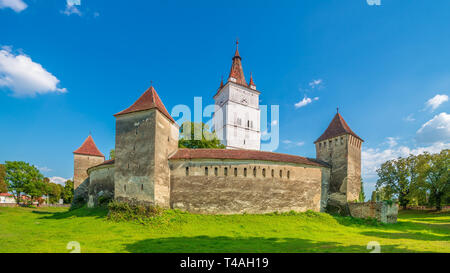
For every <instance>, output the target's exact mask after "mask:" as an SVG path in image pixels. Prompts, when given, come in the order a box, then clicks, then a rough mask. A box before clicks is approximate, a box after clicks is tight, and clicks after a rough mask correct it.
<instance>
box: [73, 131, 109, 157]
mask: <svg viewBox="0 0 450 273" xmlns="http://www.w3.org/2000/svg"><path fill="white" fill-rule="evenodd" d="M73 153H74V154H80V155H93V156H102V157H105V156H104V155H103V154H102V153H101V152H100V151H99V149H98V148H97V146H96V145H95V142H94V139H93V138H92V136H91V135H89V136H88V137H87V138H86V140H85V141H84V142H83V144H82V145H81V147H80V148H78V149H76V150H75V151H74V152H73Z"/></svg>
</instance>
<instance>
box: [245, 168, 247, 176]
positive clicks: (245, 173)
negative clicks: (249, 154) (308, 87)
mask: <svg viewBox="0 0 450 273" xmlns="http://www.w3.org/2000/svg"><path fill="white" fill-rule="evenodd" d="M244 176H245V177H247V168H244Z"/></svg>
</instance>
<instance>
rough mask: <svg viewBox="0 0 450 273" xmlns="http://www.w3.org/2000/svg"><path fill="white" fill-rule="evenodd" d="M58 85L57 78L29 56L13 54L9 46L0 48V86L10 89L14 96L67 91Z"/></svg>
mask: <svg viewBox="0 0 450 273" xmlns="http://www.w3.org/2000/svg"><path fill="white" fill-rule="evenodd" d="M58 85H59V80H58V79H57V78H56V77H55V76H53V75H52V74H51V73H49V72H47V70H45V69H44V68H43V67H42V65H41V64H39V63H35V62H33V60H32V59H31V58H30V57H29V56H27V55H24V54H18V55H15V54H14V53H12V49H11V47H2V48H1V49H0V88H2V87H3V88H8V89H10V90H11V91H13V94H14V95H15V96H34V95H36V94H45V93H51V92H57V93H65V92H67V90H66V89H65V88H59V87H58Z"/></svg>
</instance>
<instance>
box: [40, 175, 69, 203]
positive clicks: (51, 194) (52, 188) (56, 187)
mask: <svg viewBox="0 0 450 273" xmlns="http://www.w3.org/2000/svg"><path fill="white" fill-rule="evenodd" d="M44 182H45V183H46V184H47V192H46V195H47V196H48V201H49V203H50V204H55V203H58V202H59V200H60V199H61V198H62V195H63V192H64V187H63V186H61V185H60V184H56V183H52V182H50V179H48V178H45V179H44Z"/></svg>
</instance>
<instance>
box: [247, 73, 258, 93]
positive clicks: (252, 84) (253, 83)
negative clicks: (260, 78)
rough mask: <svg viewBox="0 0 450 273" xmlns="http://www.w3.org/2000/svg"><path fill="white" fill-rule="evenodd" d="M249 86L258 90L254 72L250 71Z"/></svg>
mask: <svg viewBox="0 0 450 273" xmlns="http://www.w3.org/2000/svg"><path fill="white" fill-rule="evenodd" d="M248 87H250V88H251V89H253V90H256V85H255V82H254V81H253V73H252V72H250V83H249V84H248Z"/></svg>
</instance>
